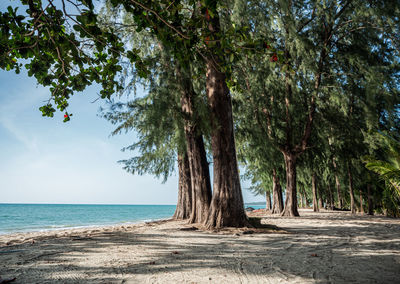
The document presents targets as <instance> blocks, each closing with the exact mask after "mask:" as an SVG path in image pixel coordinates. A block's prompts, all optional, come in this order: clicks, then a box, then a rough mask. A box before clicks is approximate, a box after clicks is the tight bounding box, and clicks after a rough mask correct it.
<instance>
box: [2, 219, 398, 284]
mask: <svg viewBox="0 0 400 284" xmlns="http://www.w3.org/2000/svg"><path fill="white" fill-rule="evenodd" d="M324 220H325V219H324ZM302 221H303V222H304V225H303V226H296V227H293V228H291V229H290V233H289V234H287V233H286V234H284V233H269V234H250V235H243V234H241V235H239V236H237V235H232V234H228V235H227V234H215V233H209V232H202V231H192V230H189V231H187V230H186V231H183V230H181V228H182V227H186V228H187V226H186V225H184V223H182V222H170V223H166V224H161V225H157V226H153V227H152V226H148V227H145V228H141V229H138V230H137V229H133V230H127V231H123V230H118V231H114V232H112V231H110V232H102V233H101V232H97V233H93V234H90V235H88V234H80V235H70V236H65V237H59V238H43V239H41V240H37V241H36V242H35V243H34V244H31V243H24V244H17V245H13V246H5V247H0V275H1V276H3V277H4V278H6V277H17V281H16V282H15V283H54V282H57V281H59V282H62V283H82V282H85V283H114V282H115V283H124V281H125V282H126V281H128V282H129V281H132V282H133V283H141V282H150V283H153V282H164V283H165V282H167V283H172V282H179V283H182V282H188V283H190V282H191V281H198V282H200V283H203V282H204V283H205V282H208V283H228V282H233V283H240V282H244V283H246V282H247V283H277V282H278V281H283V282H290V283H292V282H293V283H296V282H297V283H396V281H399V279H400V254H399V252H400V225H399V224H398V223H395V224H392V223H391V224H390V225H391V226H390V227H387V226H386V225H387V223H378V222H375V223H372V222H368V220H366V221H365V222H359V220H358V219H357V220H353V219H350V220H349V222H348V223H346V224H342V223H340V224H335V220H333V221H332V222H331V223H330V224H328V225H326V226H323V227H320V226H318V225H317V224H314V223H312V222H308V221H312V220H311V219H309V218H308V217H302V218H300V219H296V222H298V223H301V222H302ZM317 221H318V220H315V219H314V222H317ZM319 221H320V220H319ZM356 221H358V223H357V222H356ZM307 222H308V223H307ZM353 223H354V224H353ZM177 224H178V226H177ZM355 225H357V226H355ZM7 251H9V253H7Z"/></svg>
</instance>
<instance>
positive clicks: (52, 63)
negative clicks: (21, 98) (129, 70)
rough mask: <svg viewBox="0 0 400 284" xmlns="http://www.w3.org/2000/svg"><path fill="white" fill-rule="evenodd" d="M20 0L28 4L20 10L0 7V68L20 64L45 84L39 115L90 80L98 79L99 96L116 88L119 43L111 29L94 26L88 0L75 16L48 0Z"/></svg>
mask: <svg viewBox="0 0 400 284" xmlns="http://www.w3.org/2000/svg"><path fill="white" fill-rule="evenodd" d="M21 2H22V4H29V6H28V7H29V8H28V9H27V10H26V12H25V13H19V12H20V11H19V9H17V8H15V9H12V8H11V7H8V9H7V11H6V12H0V50H1V51H2V52H1V54H0V68H2V69H5V70H15V72H16V73H19V72H20V69H21V68H22V67H25V68H26V69H27V70H28V75H29V76H34V77H35V78H36V80H37V82H38V83H39V84H40V85H43V86H45V87H49V89H50V92H51V96H50V98H49V101H48V103H47V104H46V105H44V106H43V107H41V108H40V110H41V111H42V114H43V116H49V117H53V114H54V112H55V111H56V109H58V110H60V111H65V110H66V108H67V107H68V100H69V98H70V96H71V95H72V94H73V93H74V92H79V91H83V90H84V89H85V88H86V87H87V86H89V85H91V84H93V83H98V84H101V86H102V90H101V91H100V93H101V96H102V97H103V98H106V97H110V96H111V94H113V93H114V92H116V91H118V90H119V89H120V88H121V86H120V85H119V84H118V82H117V80H116V78H117V74H118V72H120V71H121V66H120V65H119V57H120V56H121V54H123V52H124V48H123V47H122V43H121V42H120V40H119V39H118V37H117V36H116V35H115V34H114V33H113V32H112V31H111V30H110V31H106V30H101V29H100V28H99V27H98V23H97V19H96V14H95V12H94V11H93V4H92V2H91V1H87V0H86V1H82V6H81V7H80V10H79V11H80V14H78V15H77V16H72V14H73V13H74V12H75V11H67V8H65V7H61V8H59V7H56V6H55V4H53V3H52V2H50V3H48V5H47V6H43V5H42V2H41V1H37V0H36V1H33V0H32V1H31V0H30V1H27V0H24V1H21ZM72 10H73V9H72ZM23 62H24V63H25V64H24V66H23ZM66 114H67V113H66Z"/></svg>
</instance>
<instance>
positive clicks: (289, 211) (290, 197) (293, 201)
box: [282, 152, 299, 216]
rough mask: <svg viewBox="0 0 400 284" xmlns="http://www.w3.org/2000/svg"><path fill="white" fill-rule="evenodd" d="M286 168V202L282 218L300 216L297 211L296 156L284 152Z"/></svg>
mask: <svg viewBox="0 0 400 284" xmlns="http://www.w3.org/2000/svg"><path fill="white" fill-rule="evenodd" d="M283 156H284V158H285V166H286V201H285V209H284V210H283V212H282V216H299V211H298V210H297V189H296V158H297V157H296V155H294V154H293V153H290V152H289V153H288V152H284V153H283Z"/></svg>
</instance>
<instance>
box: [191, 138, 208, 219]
mask: <svg viewBox="0 0 400 284" xmlns="http://www.w3.org/2000/svg"><path fill="white" fill-rule="evenodd" d="M186 137H187V138H186V139H187V140H188V141H189V143H188V146H187V147H188V156H189V164H190V174H191V179H192V189H193V194H192V212H191V215H190V220H189V223H202V222H205V221H206V219H207V216H208V212H209V210H210V203H211V183H210V172H209V168H208V162H207V156H206V151H205V147H204V142H203V137H202V136H201V135H195V134H194V133H186Z"/></svg>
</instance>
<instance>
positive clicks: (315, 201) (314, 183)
mask: <svg viewBox="0 0 400 284" xmlns="http://www.w3.org/2000/svg"><path fill="white" fill-rule="evenodd" d="M316 179H317V177H316V175H315V173H312V176H311V187H312V194H313V202H312V203H313V206H312V207H313V211H314V212H318V211H319V209H318V197H317V181H316Z"/></svg>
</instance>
